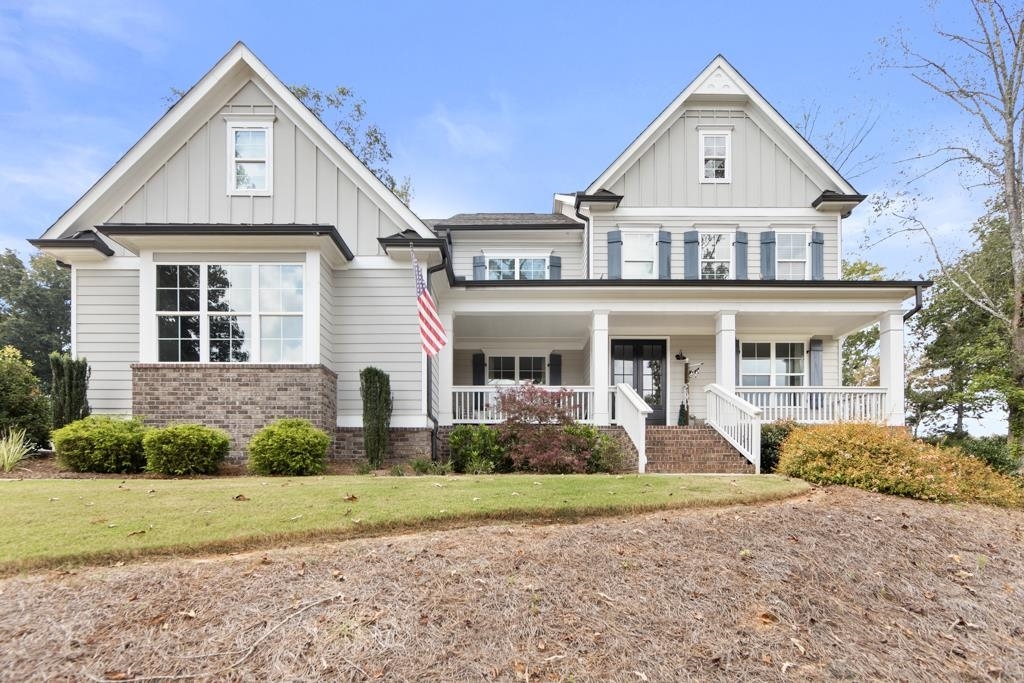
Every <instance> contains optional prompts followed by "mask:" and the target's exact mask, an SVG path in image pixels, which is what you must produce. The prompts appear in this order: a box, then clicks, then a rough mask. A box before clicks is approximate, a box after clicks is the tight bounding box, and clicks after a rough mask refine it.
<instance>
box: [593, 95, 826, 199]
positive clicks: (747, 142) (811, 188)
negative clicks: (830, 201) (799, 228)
mask: <svg viewBox="0 0 1024 683" xmlns="http://www.w3.org/2000/svg"><path fill="white" fill-rule="evenodd" d="M715 127H721V128H722V129H725V130H728V131H731V155H732V157H731V159H730V165H731V182H728V183H702V182H700V180H701V177H700V175H699V174H700V172H701V163H700V158H699V155H700V154H701V150H700V136H699V131H700V129H701V128H715ZM794 156H796V154H795V150H790V149H787V146H786V143H784V142H782V143H780V142H779V141H778V140H777V139H776V138H774V137H773V136H772V135H770V134H769V133H768V132H767V130H766V129H765V127H763V126H762V125H759V123H758V122H757V121H755V119H753V118H752V117H751V115H750V114H748V113H747V112H746V111H744V110H741V109H735V110H729V109H726V110H722V109H688V110H686V111H685V112H684V113H683V114H682V115H681V116H680V117H679V118H678V119H677V120H676V122H675V123H673V124H672V125H671V126H670V127H669V128H668V129H667V130H666V131H665V132H664V133H663V134H662V135H661V136H660V137H659V138H658V139H657V140H656V141H655V142H654V144H653V145H652V146H651V147H650V148H649V149H648V150H647V151H646V152H644V154H642V155H641V156H640V157H639V158H638V159H637V161H636V163H634V164H633V165H631V166H629V167H628V168H627V169H626V170H625V171H624V173H623V174H622V176H621V177H620V178H619V179H618V180H616V181H615V182H614V183H612V184H611V186H610V187H608V188H607V189H609V190H611V191H612V192H614V193H615V194H619V195H622V204H621V206H622V207H623V208H629V207H660V206H661V207H669V206H700V207H754V206H760V207H787V206H810V204H811V202H812V201H813V200H814V199H815V197H817V196H818V195H819V194H821V192H822V190H824V189H826V188H825V187H823V186H822V185H821V184H819V183H820V182H821V181H818V182H816V181H815V180H814V179H813V178H812V175H811V173H810V172H808V170H807V169H804V168H801V166H800V165H799V164H798V163H797V162H796V161H794ZM832 189H836V188H832Z"/></svg>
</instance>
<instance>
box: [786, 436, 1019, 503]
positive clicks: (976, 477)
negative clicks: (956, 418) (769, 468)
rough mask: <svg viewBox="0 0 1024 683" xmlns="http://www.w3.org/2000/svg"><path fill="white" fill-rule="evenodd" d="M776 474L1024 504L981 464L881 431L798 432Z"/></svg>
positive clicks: (936, 497)
mask: <svg viewBox="0 0 1024 683" xmlns="http://www.w3.org/2000/svg"><path fill="white" fill-rule="evenodd" d="M778 472H780V473H782V474H787V475H790V476H794V477H799V478H801V479H806V480H807V481H810V482H813V483H816V484H845V485H848V486H855V487H857V488H861V489H865V490H868V491H877V492H879V493H889V494H893V495H898V496H907V497H910V498H920V499H922V500H933V501H944V502H945V501H963V502H978V503H989V504H993V505H1004V506H1019V505H1021V504H1022V503H1024V490H1022V489H1021V488H1020V486H1019V485H1018V484H1017V483H1016V482H1015V481H1014V480H1013V478H1011V477H1008V476H1006V475H1003V474H1000V473H998V472H995V471H994V470H992V469H991V468H990V467H989V466H988V465H986V464H985V463H983V462H981V461H979V460H978V459H976V458H972V457H969V456H966V455H964V454H963V453H962V452H961V451H959V450H955V449H942V448H938V447H936V446H932V445H930V444H926V443H922V442H920V441H913V440H912V439H911V438H910V436H909V435H908V434H907V433H906V432H904V431H902V430H895V429H889V428H886V427H883V426H880V425H872V424H862V423H846V424H834V425H817V426H813V427H797V428H795V429H794V430H793V431H792V432H791V433H790V435H789V438H787V439H786V441H785V443H784V444H783V446H782V455H781V457H780V458H779V466H778Z"/></svg>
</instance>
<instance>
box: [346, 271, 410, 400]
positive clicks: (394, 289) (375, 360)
mask: <svg viewBox="0 0 1024 683" xmlns="http://www.w3.org/2000/svg"><path fill="white" fill-rule="evenodd" d="M415 292H416V288H415V284H414V282H413V276H412V271H411V270H410V269H408V268H401V269H389V270H384V269H382V270H369V269H366V270H364V269H358V270H355V269H354V270H341V271H337V272H336V273H335V275H334V320H335V321H336V325H335V333H334V345H333V348H334V362H333V364H332V367H333V368H334V369H335V371H336V372H337V373H338V414H339V415H346V416H360V415H362V414H363V407H362V401H361V400H360V398H359V371H360V370H362V369H363V368H365V367H368V366H373V367H377V368H380V369H381V370H383V371H384V372H386V373H388V375H389V376H390V379H391V392H392V394H393V395H394V417H398V416H413V415H419V416H421V415H423V411H422V395H423V394H422V387H423V385H422V376H423V363H422V355H423V351H422V347H421V346H420V336H419V323H418V318H417V315H416V294H415Z"/></svg>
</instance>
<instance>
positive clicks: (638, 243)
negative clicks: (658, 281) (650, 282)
mask: <svg viewBox="0 0 1024 683" xmlns="http://www.w3.org/2000/svg"><path fill="white" fill-rule="evenodd" d="M622 277H623V278H624V279H627V280H633V279H637V280H643V279H653V278H657V277H658V232H657V231H656V230H652V231H646V230H644V231H641V230H629V231H627V230H623V231H622Z"/></svg>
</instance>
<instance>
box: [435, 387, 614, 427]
mask: <svg viewBox="0 0 1024 683" xmlns="http://www.w3.org/2000/svg"><path fill="white" fill-rule="evenodd" d="M512 388H515V387H514V386H500V385H486V386H473V387H452V423H453V424H495V423H498V422H503V421H504V420H505V417H506V416H505V414H504V413H502V412H501V410H499V409H498V392H499V391H503V390H508V389H512ZM541 388H542V389H544V390H545V391H552V392H554V391H560V390H562V389H568V390H569V391H571V392H572V394H571V395H569V396H567V397H566V399H565V400H566V401H567V405H568V407H569V409H570V410H571V412H572V417H573V419H574V420H576V421H577V422H584V423H591V422H593V421H594V388H593V387H579V386H577V387H563V386H543V387H541Z"/></svg>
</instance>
